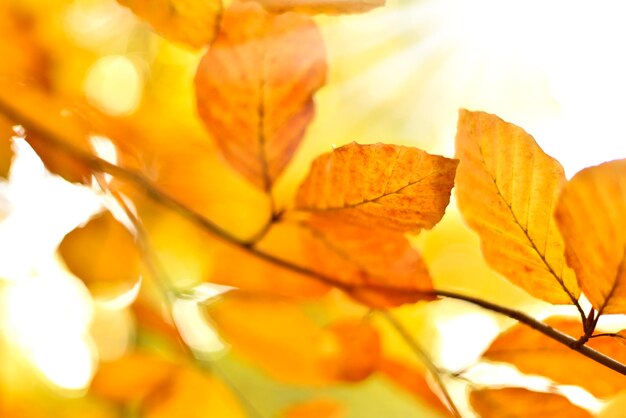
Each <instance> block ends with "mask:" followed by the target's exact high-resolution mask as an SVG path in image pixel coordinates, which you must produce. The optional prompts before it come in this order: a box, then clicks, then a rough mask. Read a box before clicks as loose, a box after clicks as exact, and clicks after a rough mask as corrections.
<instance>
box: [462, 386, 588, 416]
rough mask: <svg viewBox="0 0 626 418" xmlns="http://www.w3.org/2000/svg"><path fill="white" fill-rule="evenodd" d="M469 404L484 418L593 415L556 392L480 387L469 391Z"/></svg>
mask: <svg viewBox="0 0 626 418" xmlns="http://www.w3.org/2000/svg"><path fill="white" fill-rule="evenodd" d="M470 403H471V405H472V407H473V408H474V410H475V411H476V412H477V413H478V414H479V415H480V416H481V418H501V417H504V416H506V417H508V418H526V417H530V416H533V417H542V418H562V417H568V418H591V417H592V415H591V413H589V411H586V410H584V409H582V408H580V407H578V406H575V405H574V404H572V403H571V402H570V401H569V400H568V399H567V398H566V397H564V396H562V395H558V394H555V393H542V392H533V391H530V390H528V389H523V388H503V389H481V390H474V391H472V392H471V393H470Z"/></svg>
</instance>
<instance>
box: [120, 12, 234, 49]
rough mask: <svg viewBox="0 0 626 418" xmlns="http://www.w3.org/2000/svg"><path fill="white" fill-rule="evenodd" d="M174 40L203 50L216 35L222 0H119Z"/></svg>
mask: <svg viewBox="0 0 626 418" xmlns="http://www.w3.org/2000/svg"><path fill="white" fill-rule="evenodd" d="M118 2H119V3H120V4H121V5H123V6H126V7H128V8H130V9H131V10H132V11H133V12H134V13H135V14H136V15H137V16H139V17H140V18H142V19H145V20H146V21H148V22H149V23H150V24H151V25H152V27H153V28H154V29H155V30H156V31H158V32H159V33H161V34H163V35H164V36H165V37H167V38H169V39H171V40H172V41H176V42H182V43H185V44H187V45H190V46H193V47H196V48H201V47H203V46H205V45H207V44H208V43H209V42H211V41H212V40H213V38H214V36H215V28H216V26H217V23H218V18H219V14H220V12H221V9H222V3H221V1H219V0H118Z"/></svg>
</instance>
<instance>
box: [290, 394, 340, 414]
mask: <svg viewBox="0 0 626 418" xmlns="http://www.w3.org/2000/svg"><path fill="white" fill-rule="evenodd" d="M345 416H346V414H345V407H344V406H343V405H341V404H340V403H339V402H337V401H334V400H332V399H314V400H311V401H307V402H303V403H299V404H296V405H293V406H291V407H289V408H288V409H287V410H286V411H285V412H284V413H283V414H282V415H281V417H282V418H344V417H345Z"/></svg>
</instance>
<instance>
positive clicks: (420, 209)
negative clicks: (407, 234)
mask: <svg viewBox="0 0 626 418" xmlns="http://www.w3.org/2000/svg"><path fill="white" fill-rule="evenodd" d="M457 163H458V162H457V161H456V160H452V159H449V158H445V157H440V156H437V155H430V154H428V153H426V152H424V151H422V150H419V149H417V148H410V147H403V146H399V145H389V144H380V143H379V144H374V145H359V144H357V143H354V142H353V143H351V144H348V145H345V146H343V147H339V148H337V149H335V150H333V151H332V152H330V153H327V154H324V155H322V156H320V157H318V158H316V159H315V161H313V164H312V166H311V169H310V171H309V174H308V175H307V177H306V178H305V180H304V181H303V183H302V184H301V185H300V188H299V189H298V195H297V198H296V209H299V210H303V211H308V212H312V213H316V214H318V215H319V216H327V217H329V218H330V217H332V218H333V219H336V220H339V219H348V220H352V221H356V222H360V223H362V224H365V225H367V226H368V227H375V226H376V227H383V228H390V229H396V230H399V231H412V232H418V231H420V230H421V229H424V228H425V229H430V228H432V227H433V226H434V225H435V224H437V222H439V221H440V220H441V218H442V217H443V215H444V212H445V209H446V206H448V203H449V201H450V190H451V189H452V186H453V185H454V174H455V170H456V166H457Z"/></svg>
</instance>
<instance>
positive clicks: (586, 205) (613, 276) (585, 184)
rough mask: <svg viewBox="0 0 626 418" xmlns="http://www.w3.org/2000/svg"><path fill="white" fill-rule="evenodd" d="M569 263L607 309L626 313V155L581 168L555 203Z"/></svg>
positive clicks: (589, 295) (591, 298)
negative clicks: (622, 158) (623, 158)
mask: <svg viewBox="0 0 626 418" xmlns="http://www.w3.org/2000/svg"><path fill="white" fill-rule="evenodd" d="M555 216H556V221H557V224H558V226H559V229H560V230H561V234H562V235H563V238H564V240H565V255H566V256H567V263H568V264H569V265H570V266H571V267H572V268H573V269H574V271H575V272H576V276H577V277H578V282H579V283H580V287H581V288H582V289H583V292H584V293H585V295H586V296H587V298H588V299H589V301H590V302H591V304H592V305H593V307H594V308H595V309H596V310H597V311H599V312H602V313H607V314H614V313H626V160H616V161H610V162H607V163H604V164H600V165H598V166H596V167H590V168H586V169H584V170H582V171H581V172H579V173H578V174H576V175H575V176H574V178H572V180H571V181H570V182H569V183H567V184H566V185H565V187H564V188H563V191H562V193H561V196H560V197H559V201H558V204H557V207H556V214H555Z"/></svg>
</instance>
